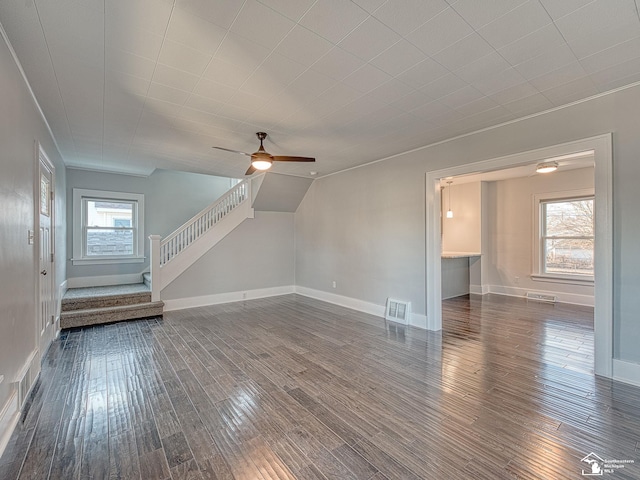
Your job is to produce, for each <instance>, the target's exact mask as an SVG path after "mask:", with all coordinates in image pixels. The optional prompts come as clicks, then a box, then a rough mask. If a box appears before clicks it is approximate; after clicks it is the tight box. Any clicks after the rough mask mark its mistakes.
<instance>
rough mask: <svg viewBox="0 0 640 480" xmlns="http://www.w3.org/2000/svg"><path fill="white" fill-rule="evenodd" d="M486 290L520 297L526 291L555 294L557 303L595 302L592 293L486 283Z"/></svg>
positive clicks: (592, 303)
mask: <svg viewBox="0 0 640 480" xmlns="http://www.w3.org/2000/svg"><path fill="white" fill-rule="evenodd" d="M488 290H489V291H488V292H487V293H495V294H498V295H506V296H509V297H521V298H524V297H525V295H526V294H527V292H536V293H542V294H545V295H555V296H556V297H557V298H558V303H569V304H572V305H585V306H587V307H593V306H594V304H595V302H594V298H593V296H592V295H579V294H577V293H558V292H554V291H549V290H540V289H537V288H520V287H505V286H503V285H488ZM472 293H473V292H472Z"/></svg>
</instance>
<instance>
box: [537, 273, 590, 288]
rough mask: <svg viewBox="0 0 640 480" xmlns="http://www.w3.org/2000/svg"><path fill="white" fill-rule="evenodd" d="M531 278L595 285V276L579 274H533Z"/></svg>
mask: <svg viewBox="0 0 640 480" xmlns="http://www.w3.org/2000/svg"><path fill="white" fill-rule="evenodd" d="M531 280H533V281H535V282H548V283H566V284H568V285H584V286H591V287H592V286H593V277H587V276H583V277H578V276H577V275H547V274H533V275H531Z"/></svg>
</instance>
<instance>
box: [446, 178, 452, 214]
mask: <svg viewBox="0 0 640 480" xmlns="http://www.w3.org/2000/svg"><path fill="white" fill-rule="evenodd" d="M452 183H453V182H452V181H451V180H449V181H448V182H447V185H449V210H447V218H453V210H451V184H452Z"/></svg>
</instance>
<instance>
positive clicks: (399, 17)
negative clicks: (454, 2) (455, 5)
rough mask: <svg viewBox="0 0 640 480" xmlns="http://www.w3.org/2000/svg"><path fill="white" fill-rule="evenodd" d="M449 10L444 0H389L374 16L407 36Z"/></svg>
mask: <svg viewBox="0 0 640 480" xmlns="http://www.w3.org/2000/svg"><path fill="white" fill-rule="evenodd" d="M447 8H448V4H447V3H446V2H445V1H444V0H428V1H425V0H389V1H388V2H386V3H385V4H384V5H383V6H381V7H380V8H379V9H378V10H376V11H375V13H374V16H375V17H376V18H377V19H378V20H380V21H381V22H382V23H384V24H385V25H387V26H389V27H390V28H392V29H393V30H394V31H396V32H398V33H399V34H400V35H402V36H405V35H408V34H409V33H411V32H412V31H414V30H415V29H416V28H418V27H419V26H420V25H422V24H424V23H426V22H428V21H429V20H431V19H432V18H433V17H435V16H436V15H437V14H439V13H440V12H442V11H444V10H445V9H447Z"/></svg>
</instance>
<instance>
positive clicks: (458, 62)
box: [433, 33, 495, 71]
mask: <svg viewBox="0 0 640 480" xmlns="http://www.w3.org/2000/svg"><path fill="white" fill-rule="evenodd" d="M493 51H495V50H494V49H493V47H491V45H489V44H488V43H487V42H485V41H484V40H483V39H482V37H481V36H480V35H478V34H477V33H472V34H471V35H468V36H466V37H465V38H463V39H462V40H459V41H457V42H456V43H454V44H453V45H451V46H449V47H447V48H445V49H444V50H442V51H440V52H439V53H436V54H435V55H434V56H433V58H434V60H436V61H437V62H438V63H440V64H441V65H443V66H445V67H446V68H448V69H449V70H452V71H453V70H457V69H459V68H462V67H464V66H465V65H468V64H469V63H471V62H473V61H475V60H477V59H478V58H481V57H484V56H485V55H488V54H489V53H491V52H493Z"/></svg>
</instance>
